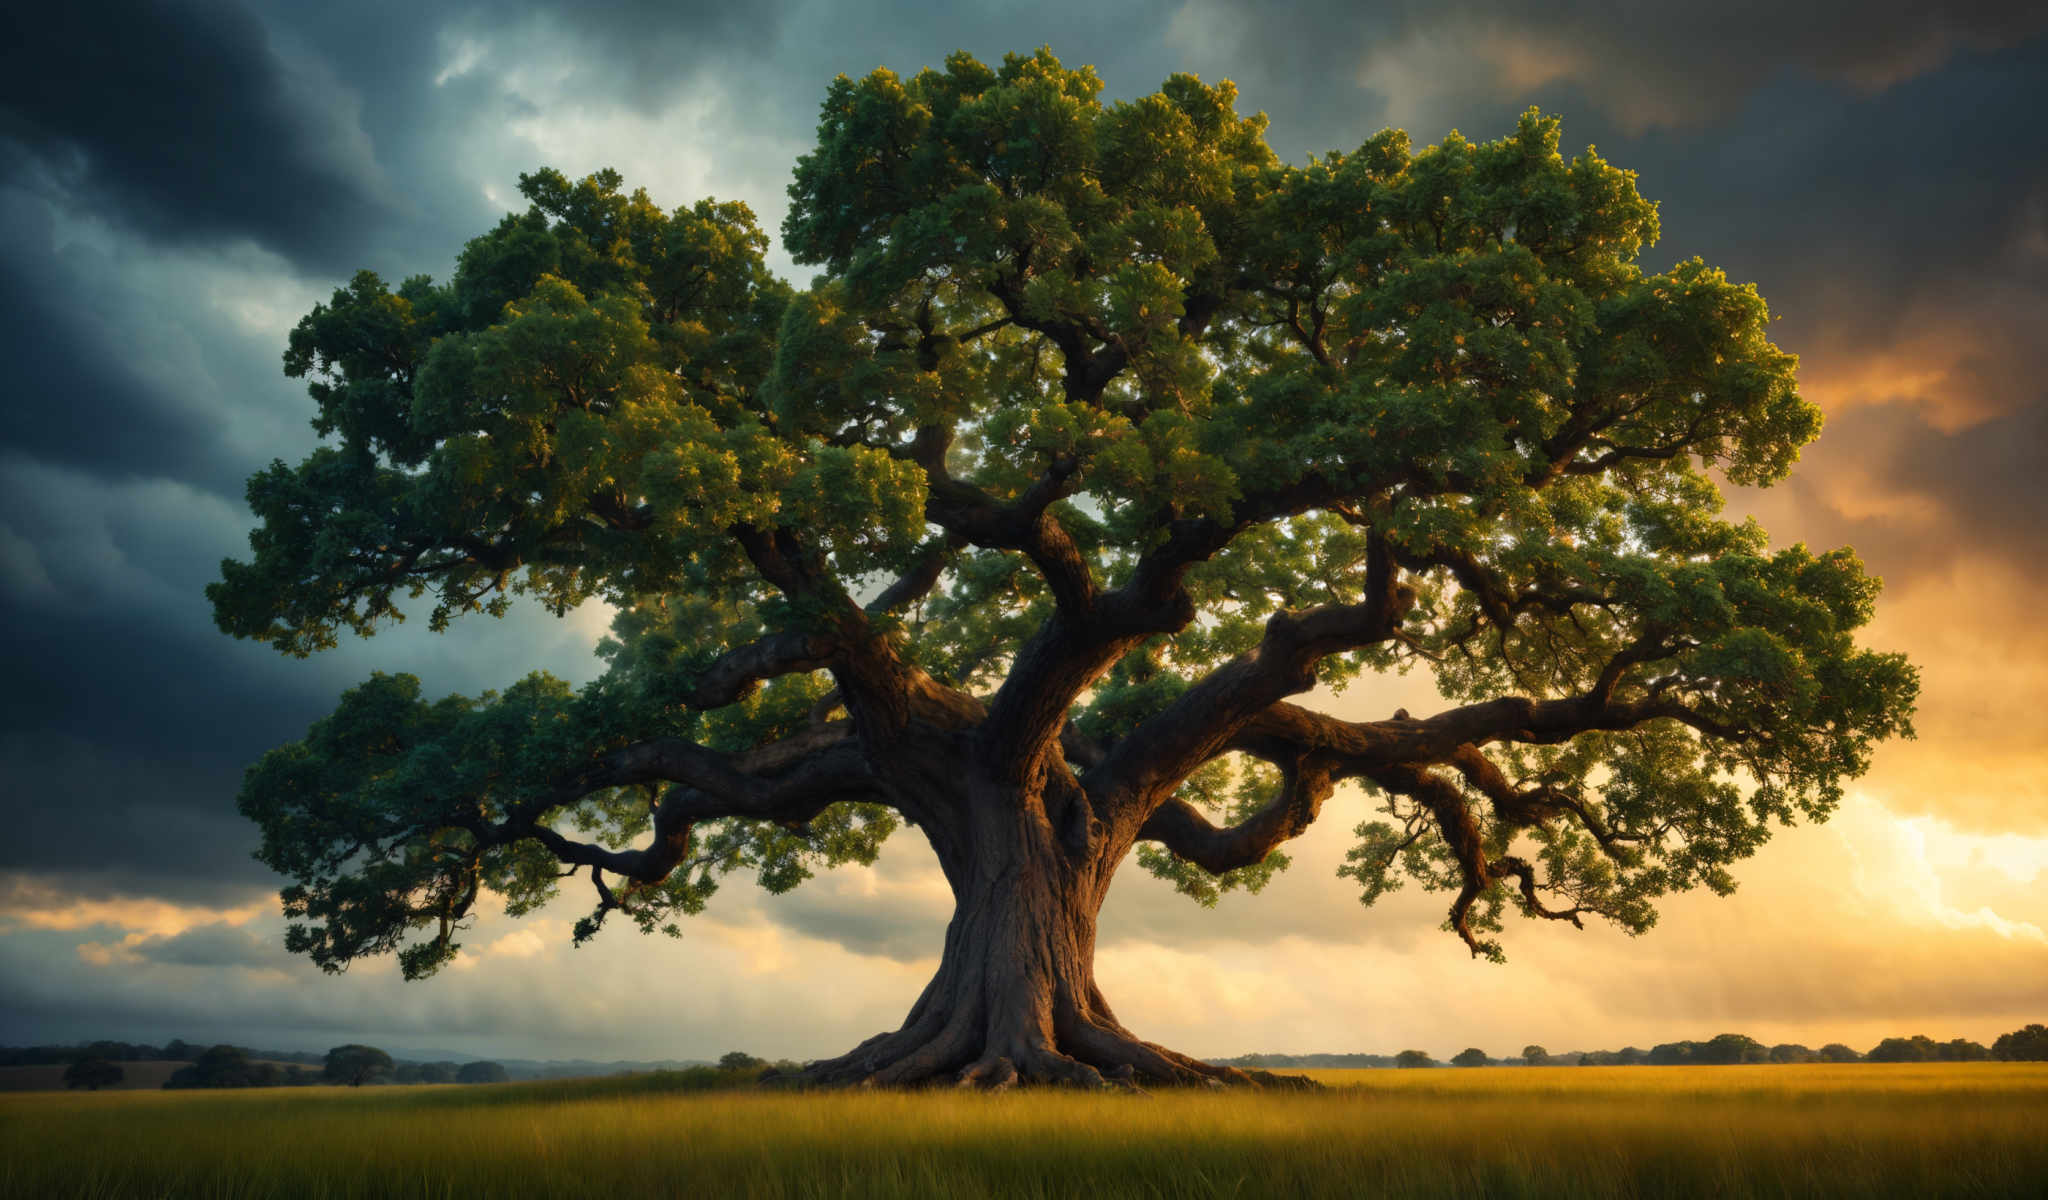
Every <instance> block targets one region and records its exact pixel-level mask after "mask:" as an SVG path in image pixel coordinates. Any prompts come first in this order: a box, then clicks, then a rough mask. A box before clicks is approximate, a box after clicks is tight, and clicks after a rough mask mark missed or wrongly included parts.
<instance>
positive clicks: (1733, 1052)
mask: <svg viewBox="0 0 2048 1200" xmlns="http://www.w3.org/2000/svg"><path fill="white" fill-rule="evenodd" d="M1991 1060H1997V1061H2001V1062H2048V1025H2028V1026H2027V1027H2026V1028H2024V1029H2016V1030H2014V1031H2013V1032H2011V1033H2008V1034H2005V1035H2003V1036H2001V1037H2000V1038H1999V1039H1998V1040H1997V1041H1996V1042H1994V1043H1993V1044H1992V1045H1990V1046H1988V1047H1987V1046H1985V1045H1984V1044H1983V1043H1981V1042H1973V1041H1971V1040H1970V1039H1968V1038H1954V1039H1952V1040H1950V1041H1946V1042H1937V1041H1935V1040H1934V1039H1933V1038H1930V1037H1927V1036H1926V1035H1924V1034H1914V1035H1913V1036H1911V1037H1891V1038H1886V1039H1884V1040H1883V1041H1881V1042H1879V1043H1878V1044H1877V1045H1876V1046H1873V1047H1872V1048H1871V1049H1869V1050H1868V1051H1865V1052H1861V1053H1859V1052H1857V1051H1856V1050H1854V1049H1851V1048H1850V1047H1848V1046H1845V1045H1843V1044H1842V1043H1840V1042H1829V1043H1828V1044H1827V1045H1825V1046H1822V1047H1821V1048H1820V1049H1818V1050H1815V1049H1812V1048H1811V1047H1808V1046H1802V1045H1800V1044H1798V1043H1797V1042H1780V1043H1778V1044H1777V1045H1775V1046H1766V1045H1764V1044H1763V1043H1762V1042H1759V1041H1757V1040H1756V1039H1755V1038H1752V1037H1749V1036H1746V1035H1744V1034H1740V1033H1723V1034H1719V1035H1717V1036H1715V1037H1712V1038H1709V1039H1707V1040H1706V1041H1704V1042H1691V1041H1682V1042H1665V1043H1662V1044H1661V1045H1657V1046H1652V1047H1651V1048H1650V1049H1648V1050H1644V1049H1641V1048H1639V1047H1636V1046H1623V1047H1622V1048H1621V1049H1619V1050H1574V1051H1571V1052H1569V1053H1565V1054H1552V1053H1551V1052H1549V1051H1548V1050H1545V1049H1544V1048H1543V1047H1541V1046H1537V1045H1528V1046H1524V1047H1522V1053H1521V1054H1520V1056H1518V1057H1508V1058H1489V1057H1488V1056H1487V1054H1486V1052H1485V1051H1484V1050H1481V1049H1480V1048H1479V1047H1477V1046H1468V1047H1466V1048H1465V1049H1464V1050H1462V1051H1459V1052H1458V1053H1457V1054H1456V1055H1455V1056H1453V1057H1452V1058H1451V1061H1450V1065H1451V1066H1454V1067H1489V1066H1530V1067H1563V1066H1580V1067H1632V1066H1653V1067H1676V1066H1733V1065H1737V1064H1741V1063H1812V1062H1819V1063H1847V1062H1879V1063H1882V1062H1986V1061H1991ZM1225 1061H1227V1062H1229V1063H1230V1064H1231V1065H1232V1066H1239V1067H1267V1068H1274V1067H1323V1068H1331V1067H1436V1066H1442V1065H1444V1064H1442V1063H1439V1062H1438V1061H1437V1060H1436V1059H1434V1058H1432V1057H1430V1055H1429V1053H1428V1052H1427V1051H1423V1050H1403V1051H1401V1052H1400V1053H1399V1054H1393V1055H1388V1054H1245V1055H1240V1056H1239V1057H1237V1058H1233V1059H1228V1060H1225Z"/></svg>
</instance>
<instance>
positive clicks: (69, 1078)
mask: <svg viewBox="0 0 2048 1200" xmlns="http://www.w3.org/2000/svg"><path fill="white" fill-rule="evenodd" d="M126 1077H127V1076H126V1073H125V1072H123V1071H122V1070H121V1068H120V1067H119V1066H118V1065H117V1064H115V1063H112V1062H109V1061H108V1060H106V1059H104V1058H100V1057H98V1056H97V1055H95V1056H91V1057H87V1058H81V1059H79V1060H78V1061H77V1062H74V1063H72V1064H71V1065H70V1066H68V1067H66V1068H64V1086H65V1087H68V1088H73V1089H77V1088H84V1089H85V1090H86V1091H88V1092H97V1091H99V1090H100V1089H101V1088H103V1087H113V1086H114V1085H115V1084H117V1083H119V1082H121V1080H123V1079H124V1078H126Z"/></svg>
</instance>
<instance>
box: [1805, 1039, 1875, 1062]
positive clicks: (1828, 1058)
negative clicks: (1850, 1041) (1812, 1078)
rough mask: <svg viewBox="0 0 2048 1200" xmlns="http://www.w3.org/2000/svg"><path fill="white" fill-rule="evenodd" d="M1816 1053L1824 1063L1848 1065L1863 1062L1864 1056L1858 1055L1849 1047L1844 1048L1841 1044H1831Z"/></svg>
mask: <svg viewBox="0 0 2048 1200" xmlns="http://www.w3.org/2000/svg"><path fill="white" fill-rule="evenodd" d="M1815 1053H1816V1054H1817V1055H1818V1056H1819V1058H1820V1061H1822V1062H1831V1063H1846V1062H1861V1061H1863V1056H1862V1055H1861V1054H1858V1053H1856V1052H1855V1051H1854V1050H1852V1049H1850V1048H1849V1047H1847V1046H1844V1045H1843V1044H1842V1043H1840V1042H1829V1043H1828V1044H1827V1045H1825V1046H1822V1047H1821V1048H1820V1049H1819V1050H1817V1051H1815Z"/></svg>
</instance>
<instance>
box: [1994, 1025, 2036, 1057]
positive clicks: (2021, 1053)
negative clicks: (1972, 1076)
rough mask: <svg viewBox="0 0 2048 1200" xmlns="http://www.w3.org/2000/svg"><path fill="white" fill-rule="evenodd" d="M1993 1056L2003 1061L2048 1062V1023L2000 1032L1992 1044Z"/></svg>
mask: <svg viewBox="0 0 2048 1200" xmlns="http://www.w3.org/2000/svg"><path fill="white" fill-rule="evenodd" d="M1991 1056H1992V1057H1993V1058H1996V1059H1998V1060H1999V1061H2001V1062H2048V1025H2029V1026H2027V1027H2026V1028H2024V1029H2015V1030H2013V1031H2012V1032H2011V1033H2003V1034H2000V1035H1999V1036H1998V1040H1997V1041H1996V1042H1993V1043H1992V1044H1991Z"/></svg>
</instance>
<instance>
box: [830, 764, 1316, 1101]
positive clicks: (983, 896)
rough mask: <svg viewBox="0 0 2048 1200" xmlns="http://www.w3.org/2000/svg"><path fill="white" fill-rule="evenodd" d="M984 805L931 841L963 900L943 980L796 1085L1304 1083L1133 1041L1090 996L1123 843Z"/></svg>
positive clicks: (1037, 808)
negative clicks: (1106, 902)
mask: <svg viewBox="0 0 2048 1200" xmlns="http://www.w3.org/2000/svg"><path fill="white" fill-rule="evenodd" d="M976 799H978V800H981V801H983V802H982V803H978V804H975V805H973V812H974V814H975V817H976V818H977V819H974V820H972V821H971V822H969V823H968V827H966V828H963V829H960V830H953V831H940V830H930V831H928V832H929V833H931V834H932V842H933V845H934V847H935V848H936V849H937V850H938V852H939V857H940V862H941V865H942V866H944V868H945V870H946V874H947V877H948V879H949V880H950V882H951V883H952V885H953V893H954V900H955V909H954V913H953V919H952V922H951V924H949V925H948V926H947V928H946V943H945V950H944V954H943V956H942V957H941V959H940V961H939V969H938V973H937V974H935V975H934V976H933V977H932V980H931V982H930V983H929V984H927V985H926V986H925V989H924V993H923V994H922V995H921V996H919V998H918V1000H917V1003H916V1004H915V1005H914V1006H913V1007H912V1008H911V1010H910V1015H909V1016H908V1017H907V1018H906V1019H905V1020H904V1023H903V1026H902V1028H900V1029H897V1030H895V1031H894V1032H891V1033H884V1034H879V1035H877V1036H875V1037H873V1038H870V1039H868V1040H867V1041H865V1042H863V1043H861V1044H860V1045H859V1046H858V1047H856V1048H854V1049H853V1050H852V1051H851V1052H849V1053H847V1054H844V1055H841V1056H840V1057H838V1058H835V1059H827V1060H825V1061H822V1062H815V1063H812V1064H810V1065H809V1066H807V1067H806V1068H805V1069H804V1071H803V1072H802V1074H801V1075H800V1076H798V1077H796V1079H795V1082H799V1083H809V1084H817V1085H824V1086H845V1085H867V1086H915V1085H925V1084H939V1083H958V1084H959V1085H961V1086H979V1087H985V1088H992V1089H1001V1088H1006V1087H1009V1086H1011V1085H1012V1084H1017V1083H1030V1084H1061V1085H1068V1086H1079V1087H1094V1088H1101V1087H1107V1086H1136V1085H1138V1084H1144V1083H1164V1084H1209V1085H1221V1084H1253V1083H1288V1084H1300V1085H1306V1084H1307V1082H1308V1081H1307V1080H1305V1079H1299V1080H1289V1079H1281V1078H1279V1077H1275V1076H1271V1075H1268V1074H1267V1073H1265V1072H1253V1073H1246V1072H1243V1071H1239V1070H1236V1069H1234V1068H1231V1067H1218V1066H1212V1065H1210V1064H1208V1063H1204V1062H1201V1061H1199V1060H1197V1059H1193V1058H1190V1057H1188V1056H1186V1055H1184V1054H1179V1053H1176V1052H1174V1051H1172V1050H1168V1049H1166V1048H1164V1047H1162V1046H1156V1045H1153V1044H1152V1043H1150V1042H1146V1041H1143V1040H1141V1039H1139V1038H1138V1037H1136V1036H1135V1035H1133V1034H1132V1033H1131V1032H1130V1031H1129V1030H1127V1029H1125V1028H1124V1027H1123V1025H1122V1024H1120V1023H1119V1022H1118V1021H1117V1019H1116V1015H1115V1014H1114V1013H1112V1012H1111V1011H1110V1008H1109V1005H1108V1003H1107V1002H1106V1001H1105V1000H1104V999H1103V997H1102V993H1101V991H1100V990H1099V989H1098V988H1097V987H1096V986H1095V925H1096V918H1097V916H1098V914H1099V913H1100V912H1101V909H1102V902H1103V898H1104V897H1105V896H1106V895H1107V893H1108V890H1109V881H1110V877H1111V875H1112V874H1113V873H1114V872H1115V870H1116V868H1117V866H1118V865H1119V864H1120V863H1121V861H1122V859H1123V856H1124V854H1125V853H1126V852H1127V851H1128V849H1129V845H1130V843H1129V840H1128V838H1124V839H1109V840H1107V841H1105V839H1104V837H1103V836H1102V834H1103V831H1102V830H1100V828H1099V827H1098V828H1097V829H1095V830H1093V831H1091V832H1092V835H1093V836H1090V835H1082V836H1075V835H1073V834H1072V833H1071V832H1070V834H1069V836H1068V837H1067V838H1066V839H1064V840H1063V839H1062V838H1061V837H1060V836H1059V835H1058V834H1056V833H1055V830H1054V824H1053V822H1052V821H1048V820H1047V818H1046V817H1045V815H1044V812H1043V806H1041V805H1040V804H1038V803H1036V802H1031V803H1023V804H1020V803H1018V802H1017V798H1016V797H1015V795H1014V794H1012V795H1011V796H1008V797H999V796H998V797H991V796H987V795H983V796H979V797H976ZM1075 819H1076V820H1079V819H1080V818H1075ZM1062 824H1066V823H1065V822H1063V823H1062ZM1068 828H1069V829H1070V830H1071V828H1072V826H1071V825H1068ZM948 834H950V835H951V836H948ZM963 834H964V835H965V836H961V835H963ZM1254 1076H1257V1078H1254Z"/></svg>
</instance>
